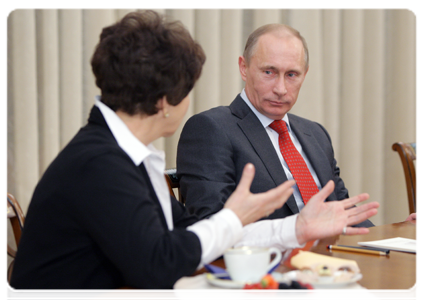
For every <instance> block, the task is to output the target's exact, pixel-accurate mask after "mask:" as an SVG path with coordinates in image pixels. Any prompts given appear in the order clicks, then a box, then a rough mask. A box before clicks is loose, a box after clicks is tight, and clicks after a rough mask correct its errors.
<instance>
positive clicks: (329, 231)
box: [296, 181, 379, 244]
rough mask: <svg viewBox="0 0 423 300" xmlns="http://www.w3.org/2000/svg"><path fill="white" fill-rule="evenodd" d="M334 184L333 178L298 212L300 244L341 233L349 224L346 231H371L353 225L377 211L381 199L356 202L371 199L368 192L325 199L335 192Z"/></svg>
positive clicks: (297, 224)
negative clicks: (378, 200)
mask: <svg viewBox="0 0 423 300" xmlns="http://www.w3.org/2000/svg"><path fill="white" fill-rule="evenodd" d="M334 186H335V185H334V183H333V181H329V182H328V183H327V184H326V185H325V186H324V188H323V189H322V190H320V191H319V193H317V194H316V195H314V196H313V197H312V198H311V199H310V200H309V202H308V203H307V205H306V206H304V208H303V209H302V210H301V212H300V214H299V215H298V218H297V223H296V234H297V239H298V242H299V243H300V244H304V243H306V242H308V241H312V240H317V239H321V238H325V237H330V236H334V235H338V234H341V233H342V230H343V228H344V227H347V230H346V233H345V234H347V235H354V234H367V233H368V232H369V229H368V228H355V227H350V226H351V225H354V224H358V223H360V222H362V221H364V220H367V219H368V218H370V217H372V216H374V215H376V214H377V208H378V207H379V203H377V202H371V203H367V204H363V205H360V206H356V207H354V205H355V204H357V203H359V202H362V201H365V200H367V199H368V198H369V195H368V194H360V195H358V196H355V197H352V198H349V199H345V200H342V201H328V202H324V201H325V199H326V198H327V197H328V196H329V195H330V193H332V191H333V189H334Z"/></svg>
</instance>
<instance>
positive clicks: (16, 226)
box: [7, 194, 25, 281]
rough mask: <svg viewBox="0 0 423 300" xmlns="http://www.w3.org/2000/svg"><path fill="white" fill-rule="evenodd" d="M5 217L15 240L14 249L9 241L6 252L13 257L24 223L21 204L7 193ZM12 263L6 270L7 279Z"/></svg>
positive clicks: (8, 278) (10, 272) (10, 273)
mask: <svg viewBox="0 0 423 300" xmlns="http://www.w3.org/2000/svg"><path fill="white" fill-rule="evenodd" d="M7 219H8V220H9V221H10V224H11V226H12V230H13V236H14V238H15V242H16V250H15V249H13V248H12V247H11V246H10V245H9V243H8V244H7V254H8V255H9V256H10V257H12V258H15V257H16V251H17V248H18V246H19V241H20V239H21V235H22V229H23V226H24V223H25V216H24V214H23V211H22V208H21V206H20V205H19V203H18V201H17V200H16V198H15V197H14V196H13V195H12V194H7ZM13 263H14V261H12V262H11V263H10V265H9V268H8V270H7V280H8V281H9V280H10V276H11V275H12V270H13Z"/></svg>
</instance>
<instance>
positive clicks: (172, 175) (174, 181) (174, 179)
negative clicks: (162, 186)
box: [165, 169, 185, 204]
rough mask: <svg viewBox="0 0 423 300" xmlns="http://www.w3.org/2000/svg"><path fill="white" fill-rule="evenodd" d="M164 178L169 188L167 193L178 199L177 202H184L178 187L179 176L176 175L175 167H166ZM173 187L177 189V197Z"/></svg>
mask: <svg viewBox="0 0 423 300" xmlns="http://www.w3.org/2000/svg"><path fill="white" fill-rule="evenodd" d="M165 178H166V182H167V186H168V188H169V193H170V195H171V196H173V197H175V198H176V199H178V200H179V202H181V203H183V204H185V199H184V198H183V197H182V195H181V189H180V187H179V178H178V176H176V169H168V170H166V171H165ZM173 189H177V190H178V197H176V195H175V192H174V190H173Z"/></svg>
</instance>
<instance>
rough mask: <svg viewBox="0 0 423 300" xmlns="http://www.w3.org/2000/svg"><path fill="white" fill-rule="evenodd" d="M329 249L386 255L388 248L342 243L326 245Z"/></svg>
mask: <svg viewBox="0 0 423 300" xmlns="http://www.w3.org/2000/svg"><path fill="white" fill-rule="evenodd" d="M327 248H328V249H329V250H341V251H348V252H358V253H367V254H374V255H387V254H389V250H385V249H375V248H373V249H366V248H363V247H354V246H343V245H339V246H336V245H329V246H328V247H327Z"/></svg>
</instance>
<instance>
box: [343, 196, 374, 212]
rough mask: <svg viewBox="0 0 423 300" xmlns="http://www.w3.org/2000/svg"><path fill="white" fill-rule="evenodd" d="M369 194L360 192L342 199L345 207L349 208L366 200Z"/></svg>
mask: <svg viewBox="0 0 423 300" xmlns="http://www.w3.org/2000/svg"><path fill="white" fill-rule="evenodd" d="M369 197H370V196H369V194H366V193H364V194H360V195H357V196H354V197H351V198H348V199H345V200H342V203H343V204H344V208H345V209H349V208H351V207H353V206H354V205H356V204H357V203H360V202H363V201H366V200H367V199H369Z"/></svg>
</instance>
